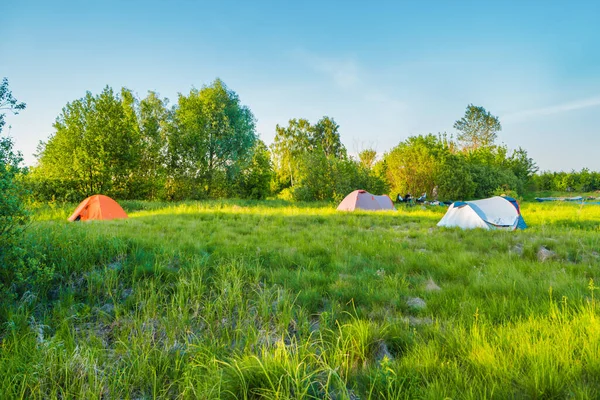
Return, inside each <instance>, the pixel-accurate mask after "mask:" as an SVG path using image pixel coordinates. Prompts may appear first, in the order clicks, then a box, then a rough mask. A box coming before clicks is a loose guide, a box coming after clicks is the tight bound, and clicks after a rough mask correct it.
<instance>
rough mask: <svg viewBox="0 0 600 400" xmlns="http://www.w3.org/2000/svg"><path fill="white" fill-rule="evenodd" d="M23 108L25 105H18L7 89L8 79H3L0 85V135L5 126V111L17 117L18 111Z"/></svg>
mask: <svg viewBox="0 0 600 400" xmlns="http://www.w3.org/2000/svg"><path fill="white" fill-rule="evenodd" d="M25 107H26V105H25V103H23V102H21V103H19V101H18V100H17V99H15V98H14V97H13V94H12V91H11V90H10V89H9V87H8V78H3V79H2V84H0V133H1V132H2V128H4V125H5V124H6V121H4V117H5V116H6V111H9V112H11V113H12V114H14V115H17V114H18V113H19V112H20V111H22V110H24V109H25Z"/></svg>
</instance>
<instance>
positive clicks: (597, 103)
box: [502, 96, 600, 121]
mask: <svg viewBox="0 0 600 400" xmlns="http://www.w3.org/2000/svg"><path fill="white" fill-rule="evenodd" d="M591 107H600V96H597V97H591V98H588V99H581V100H577V101H572V102H569V103H563V104H559V105H555V106H550V107H541V108H533V109H530V110H524V111H518V112H514V113H510V114H506V115H503V116H502V120H503V121H522V120H525V119H529V118H535V117H542V116H546V115H554V114H560V113H564V112H569V111H575V110H581V109H584V108H591Z"/></svg>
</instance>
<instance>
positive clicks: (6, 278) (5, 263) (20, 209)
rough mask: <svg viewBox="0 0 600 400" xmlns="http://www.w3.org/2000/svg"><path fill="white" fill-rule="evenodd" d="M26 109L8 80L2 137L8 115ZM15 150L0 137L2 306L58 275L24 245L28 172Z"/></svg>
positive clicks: (1, 90) (1, 92) (0, 103)
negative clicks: (25, 183) (25, 180)
mask: <svg viewBox="0 0 600 400" xmlns="http://www.w3.org/2000/svg"><path fill="white" fill-rule="evenodd" d="M24 109H25V103H19V102H18V101H17V100H16V99H15V98H14V97H13V95H12V92H11V90H10V89H9V87H8V79H6V78H4V80H3V81H2V85H0V134H1V133H2V128H3V126H4V125H5V121H4V118H5V116H6V114H5V112H7V111H8V112H11V113H13V114H18V112H19V111H21V110H24ZM13 146H14V144H13V141H12V139H11V138H10V137H2V136H0V302H4V301H11V300H13V299H14V297H15V296H14V295H15V294H16V292H17V291H21V292H22V291H24V290H27V289H32V287H31V286H33V287H34V288H35V289H39V288H40V287H42V286H43V285H44V284H46V283H48V282H49V281H50V280H51V279H52V277H53V272H54V271H53V269H52V268H51V267H47V266H46V265H44V264H43V262H42V261H40V260H38V259H36V258H35V256H33V255H32V252H29V251H26V250H25V248H24V247H23V244H22V234H23V231H24V229H25V228H26V226H27V224H28V222H29V212H28V211H27V209H26V207H25V199H26V195H27V191H26V190H25V188H24V187H23V185H22V179H21V178H22V176H23V175H24V174H25V173H26V170H25V168H21V166H20V164H21V162H22V161H23V158H22V156H21V153H20V152H18V151H15V150H14V148H13ZM28 284H32V285H30V286H29V287H28V286H27V285H28ZM36 291H37V290H36ZM0 307H2V308H5V307H4V306H0Z"/></svg>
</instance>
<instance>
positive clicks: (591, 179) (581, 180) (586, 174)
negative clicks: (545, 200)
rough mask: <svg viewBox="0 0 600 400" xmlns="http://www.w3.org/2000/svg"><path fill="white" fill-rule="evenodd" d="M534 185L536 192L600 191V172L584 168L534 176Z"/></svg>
mask: <svg viewBox="0 0 600 400" xmlns="http://www.w3.org/2000/svg"><path fill="white" fill-rule="evenodd" d="M531 181H532V184H533V186H534V188H535V189H536V190H545V191H561V192H565V191H575V192H592V191H596V190H600V172H595V171H590V170H589V169H587V168H583V169H582V170H581V171H579V172H577V171H571V172H564V171H562V172H550V171H544V172H542V173H540V174H536V175H533V176H532V178H531Z"/></svg>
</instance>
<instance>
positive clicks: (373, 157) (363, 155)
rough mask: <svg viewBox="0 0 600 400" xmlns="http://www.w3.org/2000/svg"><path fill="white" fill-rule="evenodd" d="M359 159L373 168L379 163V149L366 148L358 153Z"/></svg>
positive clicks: (367, 166)
mask: <svg viewBox="0 0 600 400" xmlns="http://www.w3.org/2000/svg"><path fill="white" fill-rule="evenodd" d="M358 159H359V161H360V163H361V164H362V166H363V167H365V168H367V169H372V168H373V167H374V166H375V164H376V163H377V151H375V150H374V149H364V150H362V151H361V152H360V153H358Z"/></svg>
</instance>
